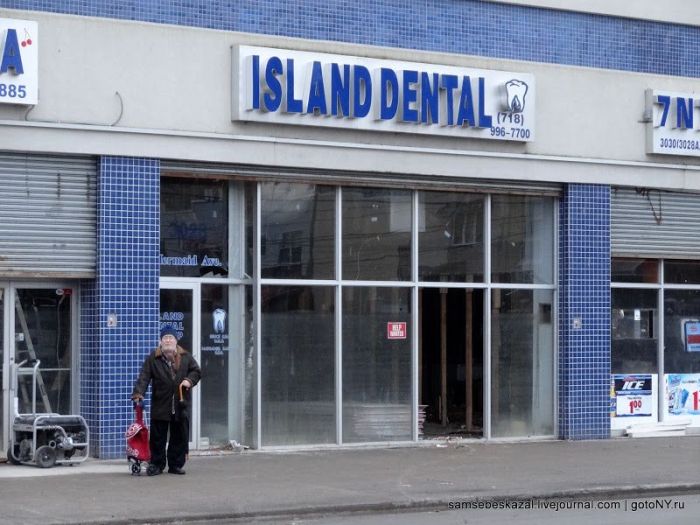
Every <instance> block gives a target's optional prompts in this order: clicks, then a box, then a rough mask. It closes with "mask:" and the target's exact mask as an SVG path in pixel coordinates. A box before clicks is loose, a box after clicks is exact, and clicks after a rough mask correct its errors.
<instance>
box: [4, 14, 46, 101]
mask: <svg viewBox="0 0 700 525" xmlns="http://www.w3.org/2000/svg"><path fill="white" fill-rule="evenodd" d="M38 48H39V31H38V25H37V23H36V22H32V21H29V20H11V19H7V18H0V57H1V61H0V104H27V105H28V104H36V103H37V102H38V101H39V49H38Z"/></svg>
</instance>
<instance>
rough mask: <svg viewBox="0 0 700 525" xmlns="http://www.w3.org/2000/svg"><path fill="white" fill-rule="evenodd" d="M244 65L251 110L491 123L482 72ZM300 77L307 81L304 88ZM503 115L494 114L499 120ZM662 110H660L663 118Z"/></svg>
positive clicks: (258, 61) (685, 117)
mask: <svg viewBox="0 0 700 525" xmlns="http://www.w3.org/2000/svg"><path fill="white" fill-rule="evenodd" d="M15 38H16V36H15ZM247 64H249V66H248V68H249V69H248V70H249V72H250V74H251V78H250V82H251V86H250V89H249V90H248V93H249V94H250V96H251V98H252V100H249V101H247V107H248V108H249V109H251V110H257V111H268V112H276V111H282V112H285V113H294V114H299V115H302V114H314V115H333V116H335V117H338V118H364V117H366V116H367V115H368V114H369V113H370V111H372V110H374V117H375V119H376V120H382V121H389V120H394V119H397V120H399V121H401V122H406V123H414V124H418V123H421V124H427V125H432V124H440V125H442V126H459V127H462V126H468V127H473V128H492V120H493V119H492V116H491V115H489V114H488V113H487V111H486V107H487V92H486V79H485V78H484V77H478V78H470V77H469V76H462V77H458V76H457V75H451V74H438V73H433V72H426V71H417V70H411V69H408V70H403V71H401V72H400V78H399V74H398V73H397V72H396V71H395V70H393V69H391V68H388V67H382V68H380V69H378V70H376V71H374V76H373V74H372V73H371V72H370V71H369V70H368V69H367V67H365V66H362V65H357V64H355V65H351V64H339V63H336V62H331V63H326V64H323V63H322V62H320V61H318V60H316V61H313V62H311V63H310V64H308V65H306V66H305V67H308V68H309V69H307V70H306V72H304V71H302V70H300V69H299V66H298V65H297V64H295V61H294V59H291V58H288V59H286V60H284V61H283V60H282V59H281V58H280V57H278V56H271V57H267V58H266V57H261V56H260V55H252V57H251V60H249V61H248V62H247ZM304 73H306V74H304ZM300 78H302V79H305V80H306V82H305V85H304V88H303V89H300V87H301V85H300V81H299V79H300ZM472 84H474V86H473V85H472ZM475 92H476V96H474V94H475ZM297 95H300V96H301V97H302V98H297ZM662 99H663V97H659V100H662ZM692 108H693V100H692V99H688V101H687V102H686V101H684V102H683V103H682V104H679V105H678V106H677V118H676V120H677V121H678V122H679V124H680V125H682V126H685V127H692V125H693V109H692ZM504 114H506V113H499V122H501V120H500V115H504ZM667 115H668V110H667V109H665V112H664V116H663V118H662V121H663V122H664V123H665V120H666V118H667ZM492 135H494V132H493V128H492ZM499 136H500V135H499ZM503 136H506V135H503ZM511 138H518V137H514V136H512V135H511Z"/></svg>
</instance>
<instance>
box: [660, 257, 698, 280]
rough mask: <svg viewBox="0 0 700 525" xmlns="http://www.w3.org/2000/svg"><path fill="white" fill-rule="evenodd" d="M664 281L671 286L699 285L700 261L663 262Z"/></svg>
mask: <svg viewBox="0 0 700 525" xmlns="http://www.w3.org/2000/svg"><path fill="white" fill-rule="evenodd" d="M664 281H665V282H666V283H671V284H700V261H664Z"/></svg>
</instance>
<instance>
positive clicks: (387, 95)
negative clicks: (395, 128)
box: [379, 67, 399, 120]
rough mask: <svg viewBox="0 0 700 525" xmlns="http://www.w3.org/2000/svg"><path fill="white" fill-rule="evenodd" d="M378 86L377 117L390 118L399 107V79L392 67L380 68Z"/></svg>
mask: <svg viewBox="0 0 700 525" xmlns="http://www.w3.org/2000/svg"><path fill="white" fill-rule="evenodd" d="M379 87H380V94H379V118H380V119H381V120H391V119H393V118H394V117H395V116H396V111H397V110H398V108H399V79H398V77H397V76H396V73H395V72H394V71H393V70H392V69H387V68H385V67H383V68H382V69H381V72H380V81H379Z"/></svg>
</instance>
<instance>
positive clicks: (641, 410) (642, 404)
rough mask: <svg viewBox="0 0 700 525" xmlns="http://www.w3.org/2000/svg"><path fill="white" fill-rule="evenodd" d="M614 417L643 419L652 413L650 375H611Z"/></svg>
mask: <svg viewBox="0 0 700 525" xmlns="http://www.w3.org/2000/svg"><path fill="white" fill-rule="evenodd" d="M612 394H613V396H614V409H615V413H614V415H615V416H616V417H643V416H651V413H652V403H653V401H652V379H651V375H650V374H635V375H621V374H619V375H613V392H612Z"/></svg>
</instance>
